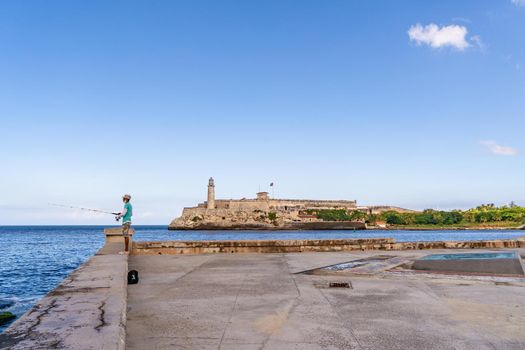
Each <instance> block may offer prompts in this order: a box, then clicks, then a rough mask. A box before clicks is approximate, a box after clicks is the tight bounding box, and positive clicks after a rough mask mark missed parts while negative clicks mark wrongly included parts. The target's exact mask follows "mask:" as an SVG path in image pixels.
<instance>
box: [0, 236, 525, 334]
mask: <svg viewBox="0 0 525 350" xmlns="http://www.w3.org/2000/svg"><path fill="white" fill-rule="evenodd" d="M102 230H103V227H102V226H0V312H1V311H11V312H12V313H14V314H16V315H17V316H20V315H22V314H23V313H24V312H25V311H27V310H28V309H29V308H30V307H31V306H32V305H33V304H34V303H35V302H36V301H37V300H38V299H40V298H42V297H43V296H44V295H45V294H47V293H48V292H49V291H50V290H52V289H53V288H54V287H55V286H56V285H57V284H58V283H60V281H62V279H64V277H66V276H67V275H68V274H69V273H70V272H71V271H73V270H74V269H76V268H77V267H78V266H79V265H81V264H82V263H84V262H85V261H86V260H87V259H88V258H89V257H91V256H92V255H93V254H94V253H95V252H96V251H97V250H98V249H100V248H101V247H102V245H103V244H104V234H103V233H102ZM523 235H524V232H523V231H501V230H497V231H274V232H269V231H168V230H167V227H166V226H135V235H134V237H133V239H134V240H139V241H155V240H159V241H160V240H238V239H305V238H312V239H322V238H367V237H393V238H395V239H396V240H398V241H436V240H482V239H483V240H484V239H497V238H514V237H519V236H523ZM4 328H5V326H4ZM2 329H3V328H2V327H0V331H2Z"/></svg>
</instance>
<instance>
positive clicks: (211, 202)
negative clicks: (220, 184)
mask: <svg viewBox="0 0 525 350" xmlns="http://www.w3.org/2000/svg"><path fill="white" fill-rule="evenodd" d="M207 204H208V205H207V208H208V209H215V183H214V181H213V177H210V180H209V181H208V202H207Z"/></svg>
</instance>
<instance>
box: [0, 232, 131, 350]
mask: <svg viewBox="0 0 525 350" xmlns="http://www.w3.org/2000/svg"><path fill="white" fill-rule="evenodd" d="M105 233H106V243H105V245H104V247H103V248H102V249H101V250H100V251H99V252H98V253H97V254H96V255H95V256H93V257H92V258H91V259H89V260H88V261H87V262H86V263H85V264H83V265H82V266H80V267H79V268H78V269H76V270H75V271H74V272H73V273H71V274H70V275H69V276H68V277H67V278H66V279H65V280H64V281H63V282H62V283H61V284H60V285H59V286H58V287H56V288H55V289H54V290H53V291H51V292H50V293H49V294H48V295H47V296H45V297H44V298H43V299H42V300H40V301H39V302H38V303H37V304H36V305H35V306H34V307H33V308H32V309H31V310H29V311H28V312H27V313H26V314H25V315H23V316H22V317H21V318H20V319H18V320H17V321H16V322H15V323H14V324H12V325H11V326H10V327H9V328H8V329H7V330H6V331H4V332H3V333H0V349H14V350H18V349H93V350H98V349H124V348H125V337H126V331H125V329H126V305H127V272H128V256H127V255H120V254H118V252H120V251H122V250H123V249H124V243H123V242H124V240H123V238H122V234H121V231H120V229H118V228H117V229H106V231H105Z"/></svg>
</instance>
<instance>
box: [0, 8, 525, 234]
mask: <svg viewBox="0 0 525 350" xmlns="http://www.w3.org/2000/svg"><path fill="white" fill-rule="evenodd" d="M0 48H1V49H0V121H1V124H0V125H1V135H2V137H1V138H0V224H108V223H111V217H106V216H99V215H92V214H88V213H84V212H79V211H74V210H68V209H62V208H56V207H51V206H49V205H48V203H57V202H58V203H66V204H71V205H82V206H90V207H96V208H103V209H118V208H120V206H121V202H120V197H121V195H122V194H123V193H131V194H132V196H133V203H134V205H135V213H136V215H135V218H134V222H135V223H136V224H167V223H168V222H169V221H170V220H171V219H172V218H174V217H176V216H178V215H179V214H180V211H181V210H182V208H183V207H184V206H191V205H194V204H195V203H197V202H199V201H203V200H204V199H205V195H206V184H207V179H208V178H209V177H210V176H213V177H214V178H215V180H216V192H217V197H219V198H241V197H253V196H254V194H255V192H256V191H257V190H258V189H259V188H261V189H267V188H268V185H269V183H270V182H272V181H273V182H275V195H276V196H278V197H286V198H323V199H331V198H333V199H356V200H357V201H358V203H360V204H363V205H366V204H391V205H398V206H404V207H408V208H414V209H423V208H429V207H432V208H442V209H448V208H468V207H471V206H475V205H477V204H480V203H486V202H493V203H496V204H503V203H508V202H510V201H512V200H514V201H516V202H517V203H519V204H523V205H525V189H524V186H523V178H524V177H523V174H524V171H525V165H524V156H525V154H524V152H525V141H524V136H523V135H524V129H525V1H522V0H501V1H479V0H478V1H461V2H458V1H432V2H431V1H424V2H423V1H416V0H414V1H366V2H365V1H303V0H302V1H298V0H296V1H282V0H280V1H195V0H192V1H109V2H108V1H84V2H80V1H74V2H73V1H2V2H1V3H0Z"/></svg>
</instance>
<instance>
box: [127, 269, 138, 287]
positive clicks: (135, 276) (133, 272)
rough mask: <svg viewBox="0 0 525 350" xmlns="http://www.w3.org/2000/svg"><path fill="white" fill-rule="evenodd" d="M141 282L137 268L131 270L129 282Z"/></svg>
mask: <svg viewBox="0 0 525 350" xmlns="http://www.w3.org/2000/svg"><path fill="white" fill-rule="evenodd" d="M137 283H139V272H138V271H137V270H131V271H130V272H128V284H137Z"/></svg>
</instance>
